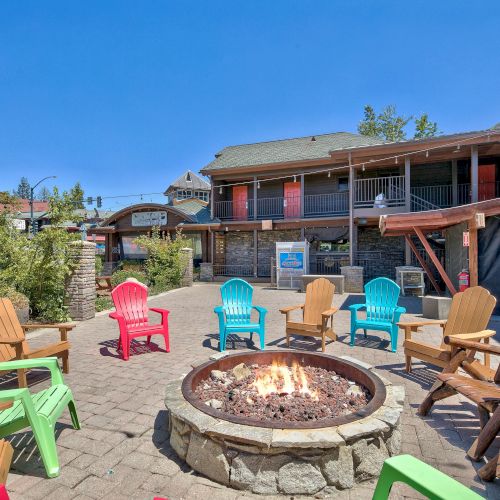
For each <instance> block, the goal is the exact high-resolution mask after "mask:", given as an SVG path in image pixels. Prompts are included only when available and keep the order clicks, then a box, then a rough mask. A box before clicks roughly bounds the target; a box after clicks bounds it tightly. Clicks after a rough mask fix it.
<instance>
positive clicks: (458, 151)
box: [453, 144, 460, 153]
mask: <svg viewBox="0 0 500 500" xmlns="http://www.w3.org/2000/svg"><path fill="white" fill-rule="evenodd" d="M453 152H454V153H460V144H457V149H455V151H453Z"/></svg>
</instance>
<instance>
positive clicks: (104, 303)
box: [95, 295, 113, 312]
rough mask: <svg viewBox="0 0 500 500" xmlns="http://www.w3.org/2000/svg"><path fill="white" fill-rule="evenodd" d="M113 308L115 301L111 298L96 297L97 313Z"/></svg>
mask: <svg viewBox="0 0 500 500" xmlns="http://www.w3.org/2000/svg"><path fill="white" fill-rule="evenodd" d="M112 308H113V301H112V300H111V297H108V296H107V295H103V296H102V297H96V299H95V310H96V312H100V311H106V310H108V309H112Z"/></svg>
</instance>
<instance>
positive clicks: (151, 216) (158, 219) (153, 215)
mask: <svg viewBox="0 0 500 500" xmlns="http://www.w3.org/2000/svg"><path fill="white" fill-rule="evenodd" d="M166 224H167V212H166V211H164V210H163V211H159V212H135V213H133V214H132V226H134V227H145V226H149V227H152V226H165V225H166Z"/></svg>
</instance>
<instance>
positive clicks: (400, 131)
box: [378, 104, 412, 142]
mask: <svg viewBox="0 0 500 500" xmlns="http://www.w3.org/2000/svg"><path fill="white" fill-rule="evenodd" d="M411 119H412V117H411V116H410V117H406V116H403V115H398V114H397V112H396V106H394V105H393V104H390V105H389V106H386V107H385V108H384V109H383V110H382V113H380V114H379V115H378V121H379V123H380V130H381V133H382V137H383V138H384V139H385V140H386V141H391V142H397V141H403V140H404V139H406V132H405V127H406V125H408V122H409V121H410V120H411Z"/></svg>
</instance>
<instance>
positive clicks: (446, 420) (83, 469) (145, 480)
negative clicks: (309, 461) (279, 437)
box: [7, 284, 500, 500]
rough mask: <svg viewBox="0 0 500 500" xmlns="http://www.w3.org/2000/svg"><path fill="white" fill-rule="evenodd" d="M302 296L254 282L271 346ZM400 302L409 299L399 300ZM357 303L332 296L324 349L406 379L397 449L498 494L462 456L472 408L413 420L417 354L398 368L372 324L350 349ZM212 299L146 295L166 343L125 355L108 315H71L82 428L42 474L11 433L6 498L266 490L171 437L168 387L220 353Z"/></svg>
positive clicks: (223, 495)
mask: <svg viewBox="0 0 500 500" xmlns="http://www.w3.org/2000/svg"><path fill="white" fill-rule="evenodd" d="M303 298H304V296H303V295H301V294H298V293H297V292H295V291H289V290H279V291H278V290H272V289H268V288H266V287H265V286H256V291H255V303H256V304H259V305H263V306H266V307H267V308H268V309H269V315H268V317H267V336H266V343H267V346H268V348H272V349H274V348H282V347H284V346H285V343H284V319H283V317H282V316H281V314H280V313H279V312H278V309H279V307H282V306H285V305H293V304H296V303H300V302H302V301H303ZM402 301H403V305H406V304H405V303H404V301H405V298H403V299H402ZM355 302H359V297H356V296H353V295H350V296H349V295H343V296H338V295H336V296H335V304H336V305H341V304H343V306H342V308H341V310H340V311H339V312H338V313H337V315H336V317H335V323H334V324H335V329H336V331H337V333H338V335H339V341H338V342H335V343H330V344H329V345H328V347H327V353H329V354H333V355H346V354H347V355H350V356H354V357H357V358H359V359H361V360H363V361H365V362H368V363H370V364H372V365H374V366H376V368H377V369H379V370H381V372H383V375H384V376H385V377H387V378H388V379H390V380H391V381H393V382H394V383H397V384H401V383H402V384H404V385H405V387H406V404H405V406H406V408H405V412H404V414H403V420H402V425H403V445H402V452H403V453H410V454H412V455H414V456H417V457H419V458H421V459H423V460H425V461H426V462H427V463H429V464H431V465H433V466H435V467H437V468H439V469H441V470H442V471H443V472H445V473H447V474H449V475H451V476H453V477H455V478H457V479H458V480H459V481H460V482H462V483H464V484H466V485H468V486H470V488H471V489H473V490H474V491H476V492H478V493H480V494H481V495H482V496H484V497H487V498H500V487H499V486H498V484H497V483H493V484H486V483H483V482H482V481H481V480H480V479H479V478H478V477H477V475H476V469H477V468H478V467H479V466H480V464H479V465H478V464H473V463H472V462H471V461H470V460H469V459H468V458H467V457H466V454H465V452H466V450H467V449H468V447H469V445H470V444H471V442H472V441H473V439H474V438H475V437H476V436H477V433H478V420H477V417H476V415H475V411H474V407H473V406H472V405H471V404H469V403H468V402H466V401H460V400H459V399H458V397H455V398H450V399H448V400H446V401H445V402H443V403H441V404H437V405H436V407H435V410H434V412H433V413H432V415H431V416H430V417H429V418H426V419H422V418H420V417H418V416H417V415H416V410H417V407H418V405H419V403H420V402H421V401H422V399H423V397H424V395H425V394H426V391H427V390H428V388H429V387H430V385H431V384H432V381H433V379H434V377H435V375H436V371H434V370H433V369H432V368H431V367H430V366H428V365H425V364H423V363H420V362H418V361H416V362H415V369H414V371H413V373H412V374H411V375H407V374H406V373H405V372H404V356H403V349H402V348H401V344H402V341H403V339H402V338H401V337H402V335H401V336H400V339H399V346H400V347H399V351H398V353H397V354H393V353H391V352H390V351H389V350H388V336H386V335H385V334H381V336H380V337H379V336H378V335H376V334H373V335H370V332H369V336H368V339H367V340H366V341H364V340H363V339H362V338H361V337H360V338H359V339H358V342H357V345H356V347H354V348H350V347H349V345H348V337H347V333H348V331H349V311H348V310H346V305H347V304H349V303H355ZM218 303H219V291H218V285H215V284H198V285H195V286H194V287H193V288H184V289H179V290H175V291H173V292H169V293H167V294H164V295H163V296H160V297H156V298H153V299H152V300H151V305H152V306H156V307H165V308H167V309H170V310H171V315H170V328H171V352H170V353H169V354H166V353H164V352H161V350H153V351H152V352H151V351H150V350H149V349H147V348H146V349H145V348H144V347H142V346H141V345H139V346H138V348H137V349H136V352H135V354H134V355H132V356H131V358H130V361H128V362H124V361H122V360H121V359H120V358H119V357H118V356H117V353H116V339H117V336H118V328H117V324H116V323H115V322H114V321H113V320H111V319H109V318H108V317H107V315H100V316H98V317H96V318H95V319H93V320H90V321H86V322H82V323H80V324H78V326H77V328H76V329H75V330H74V331H73V332H72V333H71V343H72V349H71V355H70V362H71V373H70V374H69V375H66V376H65V380H66V382H67V384H68V385H69V386H70V387H71V388H72V390H73V393H74V395H75V398H76V403H77V409H78V413H79V416H80V419H81V421H82V430H80V431H74V430H73V429H72V428H71V426H70V421H69V415H68V414H67V413H65V415H64V418H63V420H61V423H60V424H59V425H58V427H57V435H58V438H57V446H58V451H59V459H60V462H61V475H60V476H59V477H58V478H56V479H47V478H46V477H45V473H44V469H43V466H42V464H41V461H40V457H39V453H38V450H37V449H36V446H35V445H34V442H33V437H32V434H31V433H30V432H21V433H19V434H17V435H15V436H14V437H13V438H12V442H13V444H14V446H15V456H14V462H13V467H12V469H11V472H10V474H9V479H8V483H7V487H8V490H9V492H10V494H11V498H12V499H14V500H15V499H41V498H43V499H47V500H48V499H52V498H53V499H58V500H61V499H69V498H78V499H79V500H84V499H89V498H90V499H101V498H105V499H110V500H112V499H141V500H145V499H152V498H153V497H154V496H156V495H158V496H164V497H168V498H170V499H171V500H178V499H201V498H210V499H211V500H217V499H224V500H231V499H236V498H248V497H254V498H262V497H258V496H256V495H252V494H249V493H244V492H239V491H236V490H233V489H229V488H225V487H223V486H221V485H219V484H216V483H214V482H212V481H210V480H208V479H206V478H203V477H201V476H200V475H198V474H196V473H194V472H193V471H192V470H191V469H190V468H189V467H188V466H187V465H185V464H183V463H182V462H180V461H179V460H178V459H177V457H176V455H175V453H174V452H173V450H172V449H171V448H170V445H169V442H168V433H167V429H166V422H167V417H166V411H165V406H164V403H163V398H164V386H165V384H166V382H167V381H169V380H172V379H173V378H178V377H180V376H181V375H182V374H186V373H187V372H188V371H190V369H191V365H197V364H199V363H200V362H203V361H206V360H207V359H208V357H209V356H210V355H211V354H213V353H214V352H216V351H217V345H218V340H217V322H216V317H215V314H214V313H213V312H212V311H213V307H214V306H215V305H217V304H218ZM407 303H408V309H409V313H415V312H418V311H417V310H416V309H415V307H416V303H417V301H416V300H415V299H409V300H407ZM412 318H414V316H413V315H412V314H407V315H405V316H404V318H403V319H412ZM497 326H498V325H497ZM497 331H498V328H497ZM426 332H427V333H425V335H426V337H428V339H432V340H430V341H434V342H436V343H437V342H438V339H439V337H440V332H439V329H438V328H435V327H431V328H429V329H427V330H426ZM373 333H375V332H373ZM244 337H245V336H244ZM244 337H242V340H240V341H235V343H234V345H233V344H232V342H228V350H233V349H237V350H240V349H242V350H244V349H248V348H249V346H250V344H249V343H248V344H247V341H245V340H243V338H244ZM246 338H248V337H246ZM56 339H57V332H52V331H51V332H43V333H42V332H35V333H34V334H33V335H32V337H31V340H30V343H31V344H32V345H33V346H37V345H41V344H43V343H45V342H48V341H53V340H56ZM153 339H154V338H153ZM380 339H382V340H380ZM162 342H163V341H162V340H161V338H158V343H159V345H160V348H163V343H162ZM292 345H293V347H295V348H297V347H302V348H306V349H317V350H320V347H319V344H314V345H313V344H312V343H311V342H310V341H308V342H298V341H297V342H295V343H293V344H292ZM42 375H43V374H42V373H40V374H33V375H32V377H33V376H42ZM46 385H47V382H46V381H42V382H40V383H39V385H36V386H32V390H37V389H39V388H43V387H44V386H46ZM373 487H374V486H373V484H372V483H367V484H364V485H363V486H358V487H356V488H355V489H353V490H351V491H350V492H349V491H344V492H339V493H338V495H336V496H335V497H336V498H345V499H347V498H350V499H364V498H371V495H372V492H373ZM416 497H418V495H417V494H416V493H415V492H413V490H410V489H408V488H406V487H404V486H398V487H396V488H395V490H394V491H393V494H392V495H391V498H416ZM295 498H297V497H295Z"/></svg>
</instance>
